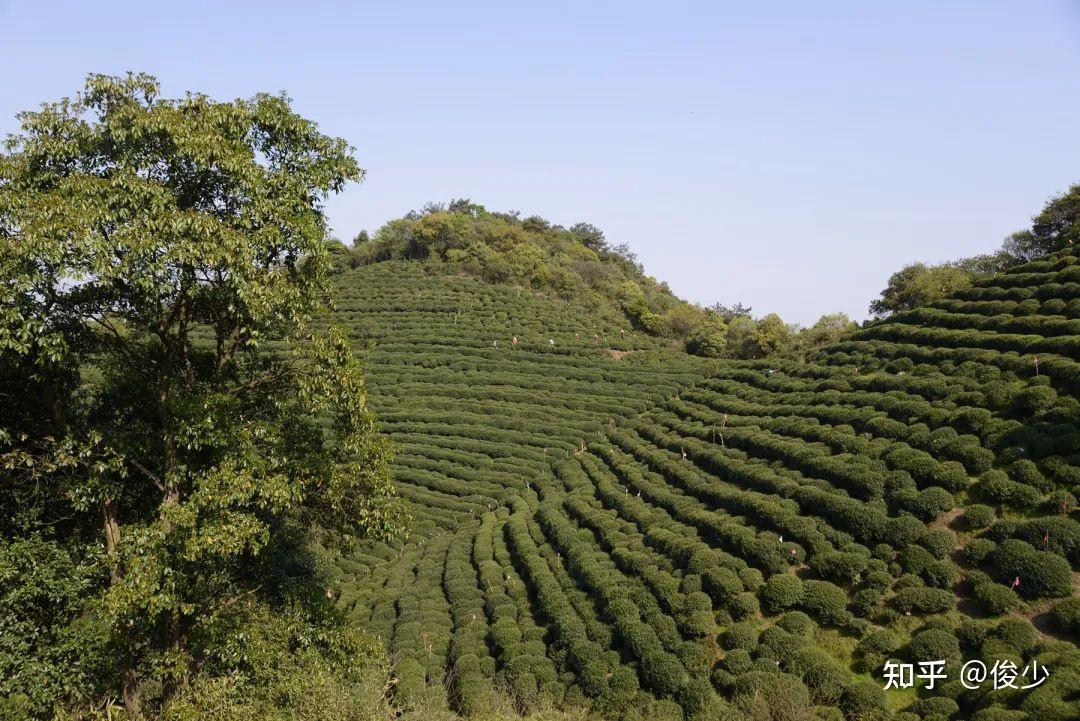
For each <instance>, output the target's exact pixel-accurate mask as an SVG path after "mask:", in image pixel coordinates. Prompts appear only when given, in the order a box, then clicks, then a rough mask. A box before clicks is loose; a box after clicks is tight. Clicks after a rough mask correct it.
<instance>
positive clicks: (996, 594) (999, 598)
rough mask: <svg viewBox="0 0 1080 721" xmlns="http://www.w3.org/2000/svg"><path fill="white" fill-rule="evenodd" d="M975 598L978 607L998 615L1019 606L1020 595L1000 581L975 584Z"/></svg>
mask: <svg viewBox="0 0 1080 721" xmlns="http://www.w3.org/2000/svg"><path fill="white" fill-rule="evenodd" d="M975 599H976V600H977V601H978V602H979V607H980V608H981V609H982V610H983V611H985V612H986V613H988V614H990V615H992V616H1000V615H1001V614H1003V613H1008V612H1009V611H1013V610H1015V609H1017V608H1019V607H1020V597H1019V596H1017V595H1016V594H1015V593H1014V592H1013V590H1012V589H1011V588H1009V587H1008V586H1005V585H1002V584H1000V583H993V582H989V583H980V584H979V585H977V586H975Z"/></svg>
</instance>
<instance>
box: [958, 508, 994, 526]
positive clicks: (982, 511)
mask: <svg viewBox="0 0 1080 721" xmlns="http://www.w3.org/2000/svg"><path fill="white" fill-rule="evenodd" d="M996 517H997V514H995V513H994V509H993V508H991V507H990V506H987V505H984V504H981V503H973V504H971V505H970V506H967V507H966V508H965V509H964V522H965V523H967V525H968V528H972V529H975V530H978V529H980V528H986V527H988V526H989V525H990V524H992V523H993V522H994V519H995V518H996Z"/></svg>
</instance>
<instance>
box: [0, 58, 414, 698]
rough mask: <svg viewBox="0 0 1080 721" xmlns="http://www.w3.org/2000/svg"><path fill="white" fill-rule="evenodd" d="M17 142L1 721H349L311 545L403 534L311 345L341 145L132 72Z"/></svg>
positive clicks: (349, 680) (5, 427) (350, 361)
mask: <svg viewBox="0 0 1080 721" xmlns="http://www.w3.org/2000/svg"><path fill="white" fill-rule="evenodd" d="M20 120H21V122H22V133H21V134H20V135H19V136H17V137H14V138H12V139H11V140H10V142H9V144H8V147H7V152H6V153H5V154H4V155H0V394H2V396H0V718H5V719H9V718H17V719H21V718H51V717H53V715H54V714H57V715H61V716H63V715H66V714H68V713H70V714H71V715H82V716H101V717H103V718H114V717H117V716H123V717H125V718H127V719H140V718H144V717H146V716H155V717H156V716H158V715H159V714H161V715H165V716H171V717H174V718H199V717H202V716H204V715H205V714H206V713H208V712H209V711H211V710H212V711H213V712H214V713H216V714H218V715H219V717H220V718H244V717H246V718H269V717H273V716H275V715H276V714H278V713H286V714H293V713H299V714H301V715H303V716H306V717H310V718H329V717H333V718H355V717H356V716H357V714H358V711H357V709H365V708H370V707H371V701H370V698H363V699H359V700H358V699H357V696H358V694H359V693H360V691H361V690H362V689H363V688H364V678H365V676H364V675H365V674H368V673H370V672H371V669H375V670H377V669H378V664H379V662H380V659H381V657H382V656H381V650H380V649H379V647H378V644H377V643H374V642H373V641H372V639H371V638H370V637H369V636H367V635H365V634H364V633H363V632H362V630H359V629H352V628H349V627H348V626H346V625H344V624H342V623H341V620H340V618H338V616H337V614H335V612H334V611H333V608H332V607H331V604H330V601H329V599H327V598H326V596H325V593H324V591H323V587H322V586H321V585H320V583H319V579H320V573H319V564H320V558H321V556H322V555H324V549H323V548H322V547H321V546H320V544H316V543H313V541H315V540H317V538H316V537H314V536H315V534H313V533H312V530H313V529H314V530H315V531H317V532H321V533H322V534H325V535H326V536H327V537H331V535H332V534H331V532H334V533H333V537H345V536H347V535H361V534H362V535H367V536H370V537H375V538H388V537H392V536H394V535H396V534H397V533H398V532H400V531H401V530H402V529H403V522H404V520H405V517H404V515H403V514H402V513H401V510H400V503H399V502H398V501H397V499H395V497H394V496H393V494H392V485H391V482H390V476H389V475H388V473H387V465H386V464H387V444H386V442H385V439H384V438H383V437H382V436H380V435H378V434H377V433H376V432H375V427H374V425H373V423H372V419H371V416H370V413H369V411H368V409H367V407H366V390H365V388H364V378H363V375H362V373H361V372H360V365H359V362H358V360H357V358H356V357H355V353H354V352H353V351H352V349H351V347H350V345H349V343H348V340H347V338H345V337H344V336H343V335H342V334H340V333H339V332H337V331H336V330H335V329H334V328H331V327H320V328H314V327H313V326H312V324H311V323H310V318H311V317H312V316H313V314H316V313H318V312H319V311H320V310H321V309H323V308H325V304H326V300H327V291H328V270H329V267H330V264H329V259H328V257H327V255H328V254H327V253H326V250H325V247H324V244H323V241H324V237H325V233H326V227H325V221H324V218H323V214H322V210H321V203H322V200H323V199H324V198H325V197H326V196H327V195H328V194H330V193H332V192H334V191H336V190H338V189H339V188H340V187H341V186H342V185H343V184H344V183H345V182H346V181H349V180H358V179H359V178H360V177H361V175H362V171H361V170H360V169H359V167H358V166H357V164H356V161H355V160H354V159H353V158H352V155H351V150H350V149H349V148H348V146H347V145H346V144H345V143H344V141H341V140H339V139H333V138H329V137H326V136H324V135H322V134H321V133H319V132H318V130H317V128H316V127H315V125H314V124H313V123H311V122H309V121H307V120H305V119H303V118H301V117H299V116H297V115H296V114H294V113H293V112H292V111H291V109H290V108H289V104H288V102H287V101H286V100H285V99H284V98H281V97H273V96H266V95H260V96H256V97H255V98H252V99H251V100H237V101H233V102H229V103H217V102H214V101H211V100H210V99H208V98H206V97H203V96H197V95H191V96H188V97H186V98H184V99H181V100H165V99H162V98H159V97H158V87H157V83H156V81H155V80H154V79H153V78H150V77H148V76H143V75H129V76H128V77H126V78H110V77H104V76H91V77H90V78H89V79H88V81H87V85H86V89H85V91H84V92H83V93H81V94H80V95H79V96H78V97H77V98H76V99H75V100H73V101H68V100H65V101H61V102H58V103H54V104H48V105H45V106H43V107H42V108H41V109H40V110H39V111H37V112H33V113H26V114H24V115H22V116H21V117H20ZM269 338H277V339H287V340H284V341H283V342H285V343H286V346H287V347H286V348H285V349H284V352H281V353H275V354H268V353H265V352H263V347H264V345H265V342H266V340H267V339H269ZM376 688H378V687H376ZM373 698H375V699H377V698H378V695H377V694H376V695H374V696H373ZM118 707H121V708H122V710H120V708H118ZM289 717H293V716H291V715H290V716H289Z"/></svg>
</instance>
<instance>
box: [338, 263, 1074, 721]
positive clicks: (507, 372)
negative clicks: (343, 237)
mask: <svg viewBox="0 0 1080 721" xmlns="http://www.w3.org/2000/svg"><path fill="white" fill-rule="evenodd" d="M338 282H339V283H340V285H341V290H340V291H339V297H340V298H341V303H340V309H339V314H340V315H339V319H340V320H341V322H342V323H344V324H347V325H351V327H352V328H353V329H354V333H355V334H356V335H357V336H358V337H364V338H371V339H374V340H376V350H375V351H374V352H373V353H372V354H371V356H370V360H369V363H368V366H367V368H368V374H369V385H370V388H371V391H372V398H371V402H372V405H373V407H375V408H376V409H377V410H378V414H379V416H380V418H381V419H382V421H383V427H384V430H385V431H386V432H387V433H388V434H389V435H390V436H391V437H392V438H394V439H395V440H396V441H397V442H398V443H399V444H400V445H401V451H400V453H399V455H398V459H397V460H396V461H395V473H396V475H397V478H398V480H399V484H400V486H401V492H402V495H403V496H405V497H406V498H408V499H409V501H410V503H411V504H412V507H413V508H414V513H415V514H416V516H417V518H418V519H422V522H421V523H420V524H419V533H418V535H417V536H416V537H414V538H412V539H411V540H410V541H409V542H408V543H406V544H404V545H397V546H381V545H369V546H368V547H367V549H366V550H365V552H364V553H361V554H358V555H355V556H353V557H350V558H349V559H348V560H344V561H342V562H341V563H340V564H339V570H340V578H339V579H338V581H339V583H340V586H339V588H340V593H341V595H340V601H339V602H340V605H341V607H342V608H343V609H344V610H345V611H346V612H347V613H348V614H349V616H350V618H352V619H353V620H354V621H355V622H356V623H357V624H358V625H359V626H361V627H366V628H369V629H370V630H372V631H373V632H374V633H376V634H377V635H379V636H380V637H382V638H384V639H386V640H387V642H388V646H389V648H390V651H391V655H392V658H393V660H394V663H395V664H396V666H395V668H396V669H397V674H398V678H399V681H398V684H397V685H396V686H395V687H394V689H393V691H392V694H393V696H394V698H395V699H396V702H397V703H399V704H401V705H403V706H405V707H413V708H415V707H425V708H433V707H448V708H450V709H452V710H454V711H457V712H458V713H461V714H464V715H477V714H482V711H483V710H484V709H486V708H488V707H489V706H490V705H491V703H492V701H491V699H492V698H496V697H506V696H509V697H510V698H511V699H512V701H513V703H514V704H515V706H516V707H517V708H518V709H519V710H521V711H528V710H530V709H538V708H545V707H547V706H550V705H556V706H557V705H571V706H587V707H590V708H592V709H593V711H594V712H595V713H598V714H600V715H603V716H607V717H618V718H669V717H670V718H680V717H684V716H685V717H687V718H742V717H743V716H745V717H747V718H770V719H797V718H805V717H807V715H808V714H816V715H817V716H818V717H820V718H826V719H831V718H836V719H840V718H847V719H885V718H888V717H890V716H893V717H895V718H900V719H908V718H925V719H944V718H950V717H952V718H956V719H960V718H972V717H975V718H983V719H996V718H1010V719H1032V720H1033V721H1042V720H1043V719H1061V720H1062V721H1064V720H1065V719H1070V718H1075V717H1076V715H1077V714H1080V701H1078V700H1077V692H1078V691H1080V651H1078V649H1077V647H1076V645H1075V636H1074V635H1073V634H1074V633H1075V628H1076V618H1077V616H1078V615H1080V614H1078V613H1077V611H1076V608H1075V606H1074V604H1075V603H1076V601H1075V599H1074V594H1075V580H1074V579H1075V576H1074V572H1073V567H1074V566H1077V564H1080V550H1078V549H1080V522H1078V521H1077V518H1076V510H1075V509H1076V493H1077V492H1078V490H1080V455H1078V454H1080V432H1078V429H1077V424H1078V420H1080V416H1078V414H1080V405H1078V403H1077V400H1076V396H1077V392H1078V390H1080V363H1078V362H1077V361H1076V359H1077V358H1078V357H1080V352H1078V351H1080V332H1078V331H1080V259H1078V258H1077V256H1076V255H1075V254H1074V253H1072V252H1071V251H1065V252H1062V253H1058V254H1056V255H1051V256H1047V257H1045V258H1043V259H1041V260H1038V261H1035V262H1031V263H1028V264H1026V265H1020V266H1017V267H1014V268H1012V269H1010V270H1009V271H1008V272H1006V273H1003V274H1000V275H997V276H993V277H989V278H986V279H981V280H977V281H976V282H975V283H974V284H973V285H972V286H971V287H970V288H967V289H965V290H962V291H958V292H957V293H955V294H953V295H952V296H951V297H949V298H948V299H942V300H940V301H937V302H935V303H932V304H931V305H929V306H927V307H924V308H919V309H916V310H913V311H910V312H906V313H898V314H895V315H893V316H892V317H891V318H889V319H888V320H885V321H880V322H878V323H876V324H872V325H870V326H868V327H867V328H865V329H864V330H862V331H860V332H858V333H857V334H856V335H855V336H853V337H850V338H848V339H847V340H842V341H840V342H838V343H835V344H833V345H831V346H828V347H827V348H825V349H824V350H821V351H817V352H813V351H811V352H809V353H808V354H807V357H806V358H805V359H804V360H792V359H782V358H779V357H774V358H771V359H767V360H758V361H737V360H721V361H714V362H712V363H709V364H704V363H700V362H693V363H692V362H691V361H694V359H692V358H689V357H687V356H685V355H681V354H679V353H678V352H677V351H673V350H666V349H664V348H661V347H657V341H656V340H654V339H653V337H652V336H650V335H648V334H647V333H641V332H635V331H632V330H630V329H629V328H627V329H626V331H625V333H620V332H617V330H616V329H617V328H619V327H620V325H619V324H620V323H626V319H625V318H619V317H618V315H617V314H614V313H613V314H611V315H610V321H608V323H605V322H604V321H603V320H601V319H600V318H602V317H603V316H600V317H591V316H589V315H587V314H586V313H583V312H581V311H579V310H578V309H577V308H576V307H575V305H574V304H573V303H568V302H566V301H562V300H558V299H548V300H545V299H543V298H541V297H538V296H536V295H534V294H531V293H529V292H528V291H525V290H521V291H519V290H517V289H516V288H514V287H508V286H504V285H491V284H485V283H482V282H480V281H478V280H473V279H471V278H467V277H453V276H451V277H447V276H438V275H431V276H429V275H427V274H426V273H425V272H424V271H423V269H422V266H420V265H419V264H415V263H414V264H408V263H400V262H391V263H380V264H375V265H371V266H367V267H362V268H360V269H358V270H355V271H352V272H350V273H346V274H344V275H342V276H341V277H340V278H339V281H338ZM515 336H516V337H517V338H518V344H517V345H516V346H514V345H512V338H514V337H515ZM597 337H599V338H600V339H601V340H600V344H599V345H597ZM550 340H554V341H555V344H554V345H552V344H551V343H550V342H549V341H550ZM496 341H497V342H498V346H497V347H496V346H495V342H496ZM609 347H610V348H611V350H608V348H609ZM615 350H620V351H625V350H633V352H631V353H629V354H627V355H622V353H616V352H613V351H615ZM613 356H618V357H613ZM1017 577H1019V578H1020V584H1019V586H1018V587H1016V588H1013V582H1014V580H1015V579H1016V578H1017ZM1063 599H1064V600H1063ZM888 658H893V659H897V660H901V661H920V660H938V659H941V660H946V661H948V671H949V674H950V679H951V681H950V682H948V683H945V684H941V683H939V684H938V685H937V687H936V688H935V689H934V690H932V691H927V690H925V689H924V690H921V691H919V692H918V693H916V692H915V691H914V690H909V691H906V692H896V691H890V692H888V693H885V692H884V691H883V690H882V688H881V687H882V686H883V681H882V673H881V671H882V665H883V663H884V661H885V660H886V659H888ZM969 658H981V659H986V660H988V661H989V662H990V663H991V664H992V663H993V661H994V660H996V659H1003V658H1007V659H1010V660H1012V661H1013V662H1015V663H1016V664H1017V666H1018V668H1019V669H1020V670H1022V669H1023V668H1024V667H1025V665H1027V664H1028V663H1030V662H1031V661H1033V660H1038V662H1039V663H1041V664H1044V665H1046V666H1047V667H1049V668H1050V669H1051V678H1050V680H1049V681H1047V682H1045V683H1044V684H1042V685H1041V686H1039V687H1038V689H1036V690H1030V691H1023V692H1020V691H992V690H990V687H989V686H987V687H985V688H983V689H982V690H981V691H969V690H966V689H964V688H963V687H962V686H961V685H960V684H959V683H958V681H957V680H958V675H957V672H958V669H959V663H960V662H961V660H964V659H969Z"/></svg>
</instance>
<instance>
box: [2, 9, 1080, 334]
mask: <svg viewBox="0 0 1080 721" xmlns="http://www.w3.org/2000/svg"><path fill="white" fill-rule="evenodd" d="M154 5H160V7H153V6H154ZM519 5H524V3H508V2H499V3H470V2H440V3H426V2H424V3H421V2H386V1H383V2H377V3H320V2H312V1H309V2H305V3H277V2H265V1H264V2H250V3H246V2H245V3H240V2H233V3H227V2H221V1H219V2H206V3H202V2H186V3H151V2H100V1H99V2H78V3H76V2H70V3H65V2H22V1H19V2H11V1H8V0H0V67H3V68H4V74H5V79H4V82H3V83H2V84H0V133H7V132H10V131H12V130H14V129H15V127H16V124H15V120H14V117H13V116H14V114H15V113H16V112H17V111H20V110H24V109H28V108H33V107H35V106H36V105H37V104H38V103H40V102H41V101H44V100H49V99H55V98H58V97H60V96H63V95H70V94H72V93H74V92H75V91H76V90H78V89H79V88H80V87H81V84H82V80H83V76H84V75H85V74H86V73H88V72H106V73H121V72H124V71H127V70H141V71H146V72H150V73H153V74H155V75H157V76H158V78H159V79H160V80H161V81H162V83H163V90H164V93H165V94H166V95H169V96H171V95H179V94H182V93H183V92H184V91H186V90H199V91H202V92H206V93H208V94H210V95H212V96H215V97H218V98H232V97H238V96H249V95H251V94H253V93H255V92H258V91H263V90H266V91H273V92H276V91H280V90H284V91H286V92H287V93H288V94H289V95H290V96H292V97H293V98H294V99H295V107H296V109H297V110H298V111H299V112H301V113H302V114H304V115H306V116H308V117H310V118H313V119H315V120H317V121H318V122H319V123H320V125H321V126H322V128H323V129H324V130H325V131H327V132H329V133H332V134H334V135H340V136H343V137H345V138H346V139H348V141H349V142H350V143H351V144H352V145H354V146H355V147H356V149H357V157H358V158H359V160H360V163H361V165H362V166H363V167H364V168H366V169H367V170H368V176H367V180H366V181H365V182H364V183H363V184H361V185H356V186H352V187H350V188H349V189H348V190H347V191H346V192H345V193H343V194H342V195H341V196H338V197H337V198H335V199H334V200H332V201H331V202H330V204H329V206H328V210H329V214H330V218H331V222H332V224H333V226H334V229H335V231H336V233H337V234H338V235H339V236H340V237H342V238H343V239H346V240H348V239H351V238H352V237H353V236H355V234H356V233H357V232H358V231H359V230H361V229H368V230H372V231H374V230H375V229H376V228H378V227H379V225H381V224H382V223H383V222H384V221H386V220H387V219H389V218H392V217H396V216H399V215H401V214H402V213H404V212H406V211H408V210H410V209H412V208H418V207H420V206H422V205H423V204H424V203H425V202H427V201H431V200H449V199H450V198H456V197H467V198H471V199H472V200H473V201H474V202H479V203H482V204H484V205H486V206H487V207H488V208H490V209H495V210H511V209H514V210H520V211H522V213H524V214H526V215H528V214H533V213H536V214H539V215H543V216H545V217H547V218H548V219H550V220H552V221H554V222H557V223H560V224H563V225H570V224H572V223H574V222H577V221H579V220H586V221H589V222H592V223H594V224H596V225H598V226H600V227H601V228H602V229H604V231H605V232H606V234H607V236H608V238H609V239H610V240H612V241H614V242H628V243H629V244H630V245H631V247H632V248H633V249H634V250H635V251H636V252H637V253H638V255H639V257H640V258H641V260H642V261H643V262H644V264H645V267H646V270H647V271H648V272H649V273H650V274H652V275H655V276H656V277H658V278H660V279H663V280H667V281H668V282H669V283H670V284H671V287H672V288H673V289H674V290H675V292H677V293H679V294H680V295H682V296H684V297H687V298H689V299H691V300H694V301H698V302H701V303H713V302H716V301H721V302H724V303H732V302H735V301H742V302H743V303H746V304H748V305H751V306H753V308H754V311H755V314H761V313H765V312H767V311H776V312H779V313H780V314H781V315H782V316H783V317H784V318H785V319H787V320H789V321H795V322H800V323H803V324H807V323H811V322H813V321H814V320H815V319H816V318H817V317H818V316H819V315H821V314H822V313H824V312H829V311H836V310H842V311H845V312H847V313H849V314H850V315H852V316H853V317H856V318H863V317H865V314H866V306H867V304H868V303H869V301H870V300H871V298H873V297H874V296H875V295H877V293H878V292H879V291H880V290H881V288H882V287H884V284H885V281H886V279H887V278H888V276H889V274H890V273H891V272H893V271H894V270H896V269H898V268H899V267H900V266H901V265H902V264H904V263H905V262H909V261H913V260H924V261H940V260H945V259H952V258H956V257H959V256H962V255H966V254H973V253H977V252H982V251H988V250H991V249H992V248H994V247H996V246H997V245H998V244H999V242H1000V240H1001V238H1002V237H1003V236H1005V235H1006V234H1007V233H1008V232H1010V231H1012V230H1014V229H1017V228H1020V227H1024V226H1025V225H1026V224H1027V223H1028V220H1029V218H1030V216H1031V215H1032V214H1033V213H1034V212H1035V211H1037V210H1038V209H1039V208H1040V207H1041V206H1042V204H1043V203H1044V202H1045V201H1046V199H1047V198H1048V197H1049V196H1051V195H1053V194H1056V193H1058V192H1061V191H1062V190H1064V189H1065V188H1066V187H1067V186H1068V185H1069V184H1070V183H1071V182H1075V181H1080V162H1078V161H1080V9H1078V5H1080V3H1077V2H1067V1H1066V0H1045V1H1038V0H1026V1H1025V0H1015V1H1014V2H987V1H980V2H942V1H941V0H934V1H927V2H911V1H908V2H889V3H886V2H866V1H865V0H862V1H852V2H827V1H825V2H815V3H809V2H805V1H800V2H770V3H752V2H708V3H705V2H703V3H681V2H673V1H670V0H669V1H666V2H657V3H650V4H645V5H643V4H637V3H629V2H618V3H585V2H580V1H579V2H572V3H562V2H552V1H550V0H545V1H544V2H537V3H531V5H532V6H533V8H532V9H525V8H523V7H518V6H519ZM301 6H302V7H301Z"/></svg>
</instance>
